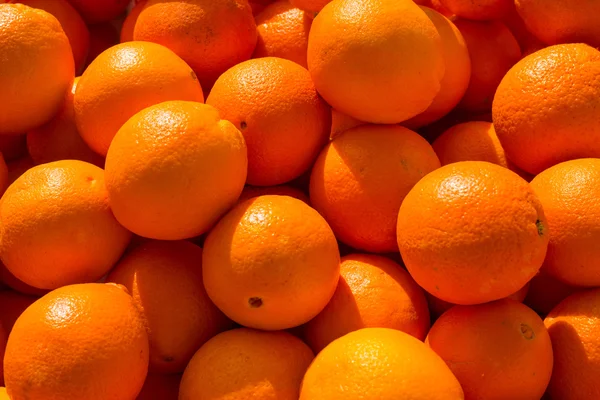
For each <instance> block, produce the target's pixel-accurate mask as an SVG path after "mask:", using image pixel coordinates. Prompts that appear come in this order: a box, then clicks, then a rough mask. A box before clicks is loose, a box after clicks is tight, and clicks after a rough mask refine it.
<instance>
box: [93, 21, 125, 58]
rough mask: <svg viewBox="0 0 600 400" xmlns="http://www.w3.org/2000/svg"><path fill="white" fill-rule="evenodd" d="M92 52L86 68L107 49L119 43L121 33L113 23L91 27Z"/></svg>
mask: <svg viewBox="0 0 600 400" xmlns="http://www.w3.org/2000/svg"><path fill="white" fill-rule="evenodd" d="M88 29H89V31H90V50H89V52H88V56H87V63H86V68H87V67H88V66H89V65H90V64H91V63H92V62H93V61H94V60H95V59H96V57H98V56H99V55H100V54H102V53H103V52H104V51H105V50H106V49H109V48H111V47H113V46H114V45H116V44H118V43H119V31H118V30H117V28H115V26H114V25H113V24H111V23H108V22H106V23H102V24H94V25H89V26H88Z"/></svg>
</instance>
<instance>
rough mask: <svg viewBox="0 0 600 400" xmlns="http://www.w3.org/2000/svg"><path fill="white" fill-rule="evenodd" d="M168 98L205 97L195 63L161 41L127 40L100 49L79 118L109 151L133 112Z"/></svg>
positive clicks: (88, 135)
mask: <svg viewBox="0 0 600 400" xmlns="http://www.w3.org/2000/svg"><path fill="white" fill-rule="evenodd" d="M168 100H189V101H198V102H203V101H204V95H203V94H202V88H201V87H200V84H199V82H198V79H197V77H196V75H195V74H194V72H193V71H192V70H191V68H190V67H189V66H188V65H187V64H186V63H185V62H184V61H183V60H182V59H181V58H179V57H178V56H177V55H175V53H173V52H172V51H171V50H169V49H167V48H166V47H163V46H161V45H158V44H155V43H147V42H127V43H122V44H119V45H116V46H114V47H111V48H110V49H108V50H106V51H105V52H103V53H102V54H100V55H99V56H98V57H97V58H96V59H95V60H94V61H93V62H92V63H91V64H90V66H89V67H88V68H87V69H86V70H85V72H84V73H83V75H82V76H81V79H80V80H79V83H78V84H77V90H76V91H75V98H74V100H73V102H74V107H75V122H76V123H77V128H78V130H79V133H80V134H81V137H82V138H83V140H85V142H86V143H87V144H88V146H90V147H91V148H92V150H94V151H95V152H97V153H98V154H101V155H106V153H107V151H108V147H109V146H110V143H111V141H112V139H113V138H114V136H115V135H116V133H117V131H118V130H119V129H120V128H121V126H122V125H123V124H125V122H127V120H128V119H129V118H131V117H132V116H133V115H134V114H136V113H137V112H138V111H141V110H143V109H144V108H146V107H149V106H152V105H154V104H158V103H161V102H163V101H168Z"/></svg>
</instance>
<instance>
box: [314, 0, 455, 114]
mask: <svg viewBox="0 0 600 400" xmlns="http://www.w3.org/2000/svg"><path fill="white" fill-rule="evenodd" d="M308 69H309V71H310V73H311V75H312V78H313V80H314V82H315V86H316V88H317V90H318V91H319V93H320V94H321V95H322V96H323V97H324V98H325V100H327V102H328V103H329V104H331V106H332V107H333V108H335V109H336V110H338V111H341V112H343V113H344V114H348V115H351V116H352V117H354V118H357V119H359V120H362V121H366V122H374V123H390V124H391V123H398V122H402V121H406V120H407V119H410V118H412V117H414V116H415V115H418V114H420V113H422V112H423V111H425V110H426V109H427V108H428V107H429V106H430V105H431V103H432V101H433V99H434V98H435V97H436V96H437V94H438V93H439V91H440V85H441V81H442V78H443V76H444V70H445V61H444V55H443V50H442V41H441V39H440V35H439V34H438V32H437V30H436V28H435V25H434V24H433V22H431V20H430V19H429V18H428V17H427V14H425V12H424V11H423V10H421V9H420V8H419V6H417V5H416V4H415V3H413V2H412V1H411V0H396V1H384V0H360V1H356V0H337V1H333V2H331V3H329V4H328V5H327V6H326V7H325V8H323V10H321V12H319V14H318V15H317V17H316V18H315V20H314V21H313V25H312V28H311V30H310V35H309V39H308Z"/></svg>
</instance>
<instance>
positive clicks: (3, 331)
mask: <svg viewBox="0 0 600 400" xmlns="http://www.w3.org/2000/svg"><path fill="white" fill-rule="evenodd" d="M9 332H10V331H9V330H8V329H7V328H5V327H4V325H3V324H2V322H1V321H0V360H4V352H5V350H6V342H8V334H9ZM2 364H3V363H0V385H4V367H3V365H2Z"/></svg>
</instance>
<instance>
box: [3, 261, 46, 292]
mask: <svg viewBox="0 0 600 400" xmlns="http://www.w3.org/2000/svg"><path fill="white" fill-rule="evenodd" d="M0 282H3V283H4V284H5V285H6V286H8V287H10V288H11V289H14V290H16V291H17V292H19V293H24V294H27V295H31V296H43V295H45V294H46V293H48V290H46V289H39V288H36V287H33V286H31V285H28V284H26V283H25V282H23V281H22V280H20V279H18V278H17V277H15V276H14V275H13V274H12V272H10V271H9V270H8V268H6V266H5V265H4V264H2V263H1V262H0Z"/></svg>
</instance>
